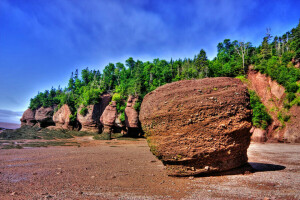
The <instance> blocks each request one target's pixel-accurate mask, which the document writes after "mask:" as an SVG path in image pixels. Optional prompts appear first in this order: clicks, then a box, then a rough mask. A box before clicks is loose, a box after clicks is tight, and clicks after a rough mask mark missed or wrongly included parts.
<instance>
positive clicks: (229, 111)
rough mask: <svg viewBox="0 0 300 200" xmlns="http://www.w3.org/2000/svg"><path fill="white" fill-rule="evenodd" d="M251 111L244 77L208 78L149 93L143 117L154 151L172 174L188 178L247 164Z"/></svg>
mask: <svg viewBox="0 0 300 200" xmlns="http://www.w3.org/2000/svg"><path fill="white" fill-rule="evenodd" d="M251 113H252V112H251V109H250V102H249V94H248V90H247V88H246V86H244V85H243V83H242V82H241V81H240V80H238V79H234V78H226V77H222V78H206V79H201V80H186V81H178V82H174V83H170V84H166V85H164V86H161V87H159V88H157V89H156V90H154V91H152V92H150V93H149V94H147V95H146V96H145V98H144V100H143V102H142V105H141V110H140V121H141V124H142V128H143V130H144V132H145V135H146V137H147V141H148V144H149V146H150V150H151V151H152V152H153V153H154V154H155V155H156V156H157V157H158V158H160V159H161V160H162V161H163V163H164V164H165V165H166V168H167V170H168V174H169V175H175V176H187V175H195V174H201V173H210V172H219V171H225V170H230V169H233V168H236V167H239V166H242V165H244V164H246V163H247V160H248V158H247V148H248V147H249V144H250V136H251V133H250V129H251V126H252V124H251Z"/></svg>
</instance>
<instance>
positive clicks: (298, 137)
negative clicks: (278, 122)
mask: <svg viewBox="0 0 300 200" xmlns="http://www.w3.org/2000/svg"><path fill="white" fill-rule="evenodd" d="M289 114H290V116H291V118H290V120H289V122H288V123H286V127H285V130H284V133H283V141H284V142H289V143H300V106H293V107H292V108H291V109H290V112H289Z"/></svg>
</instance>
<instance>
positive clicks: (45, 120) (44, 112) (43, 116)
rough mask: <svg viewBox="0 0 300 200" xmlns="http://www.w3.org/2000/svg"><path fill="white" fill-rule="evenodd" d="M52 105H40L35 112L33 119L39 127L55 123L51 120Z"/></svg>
mask: <svg viewBox="0 0 300 200" xmlns="http://www.w3.org/2000/svg"><path fill="white" fill-rule="evenodd" d="M53 113H54V107H47V108H44V107H41V108H39V109H37V110H36V112H35V119H36V121H37V122H38V123H39V126H40V127H43V128H45V127H48V126H53V125H55V124H54V122H53Z"/></svg>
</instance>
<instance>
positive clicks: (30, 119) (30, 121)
mask: <svg viewBox="0 0 300 200" xmlns="http://www.w3.org/2000/svg"><path fill="white" fill-rule="evenodd" d="M20 121H21V126H24V125H27V126H34V125H35V124H36V123H37V121H36V120H35V110H31V109H30V108H28V109H27V110H25V112H24V113H23V115H22V118H21V119H20Z"/></svg>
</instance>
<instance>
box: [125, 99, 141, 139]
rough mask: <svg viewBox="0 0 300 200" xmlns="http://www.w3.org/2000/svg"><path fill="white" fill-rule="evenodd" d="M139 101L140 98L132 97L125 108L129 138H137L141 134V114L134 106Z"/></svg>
mask: <svg viewBox="0 0 300 200" xmlns="http://www.w3.org/2000/svg"><path fill="white" fill-rule="evenodd" d="M137 101H138V97H134V96H131V95H130V96H129V97H128V100H127V106H126V108H125V123H126V127H127V130H128V132H127V134H128V135H129V136H137V135H138V133H139V132H140V126H139V113H138V112H137V111H136V110H135V109H134V105H135V104H136V102H137Z"/></svg>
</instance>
